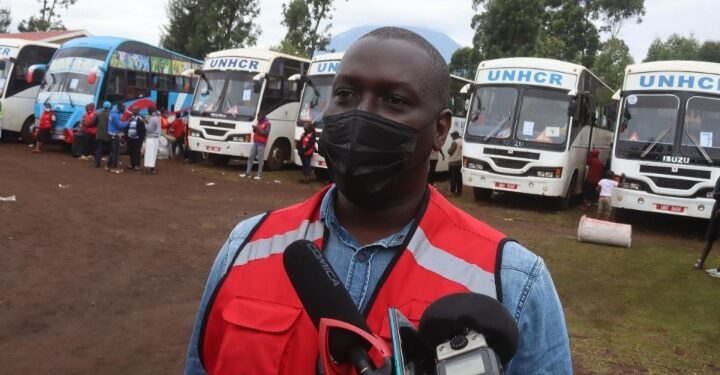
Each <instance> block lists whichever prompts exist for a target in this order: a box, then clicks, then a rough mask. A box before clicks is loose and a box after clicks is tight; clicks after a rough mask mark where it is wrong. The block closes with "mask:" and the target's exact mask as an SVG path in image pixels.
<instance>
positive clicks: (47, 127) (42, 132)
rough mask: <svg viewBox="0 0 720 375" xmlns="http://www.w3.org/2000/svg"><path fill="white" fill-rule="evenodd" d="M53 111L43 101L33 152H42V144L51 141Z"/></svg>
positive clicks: (53, 121)
mask: <svg viewBox="0 0 720 375" xmlns="http://www.w3.org/2000/svg"><path fill="white" fill-rule="evenodd" d="M55 121H56V118H55V112H53V110H52V107H51V106H50V103H45V106H44V108H43V112H42V114H41V115H40V121H38V129H39V130H38V136H37V140H36V141H35V149H34V150H33V152H35V153H39V152H42V146H43V144H45V143H50V142H51V141H52V130H53V127H54V126H55Z"/></svg>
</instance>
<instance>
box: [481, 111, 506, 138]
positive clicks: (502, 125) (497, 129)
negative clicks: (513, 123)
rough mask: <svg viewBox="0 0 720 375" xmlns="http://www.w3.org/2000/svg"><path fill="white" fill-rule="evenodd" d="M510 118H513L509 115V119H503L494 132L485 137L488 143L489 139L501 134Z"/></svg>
mask: <svg viewBox="0 0 720 375" xmlns="http://www.w3.org/2000/svg"><path fill="white" fill-rule="evenodd" d="M510 117H511V115H508V116H507V117H505V118H503V119H502V120H501V121H500V122H499V123H498V124H497V125H496V126H495V127H494V128H493V130H492V131H491V132H490V133H489V134H488V135H486V136H485V140H486V141H487V140H488V139H490V138H492V137H494V136H495V135H496V134H497V133H499V132H500V129H502V128H503V127H504V126H505V123H506V122H508V120H510Z"/></svg>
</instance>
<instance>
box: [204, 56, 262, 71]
mask: <svg viewBox="0 0 720 375" xmlns="http://www.w3.org/2000/svg"><path fill="white" fill-rule="evenodd" d="M203 69H204V70H212V69H217V70H245V71H250V72H264V71H267V61H265V60H258V59H252V58H246V57H213V58H210V59H207V60H205V64H203Z"/></svg>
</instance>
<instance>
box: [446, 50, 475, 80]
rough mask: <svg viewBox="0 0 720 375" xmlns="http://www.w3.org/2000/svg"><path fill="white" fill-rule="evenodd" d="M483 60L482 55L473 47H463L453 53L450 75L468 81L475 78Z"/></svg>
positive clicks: (449, 66)
mask: <svg viewBox="0 0 720 375" xmlns="http://www.w3.org/2000/svg"><path fill="white" fill-rule="evenodd" d="M481 60H482V56H481V55H480V53H479V52H478V51H477V50H476V49H475V48H472V47H463V48H460V49H458V50H457V51H455V52H453V54H452V57H451V58H450V64H448V68H450V73H451V74H454V75H456V76H460V77H464V78H467V79H474V78H475V71H476V70H477V67H478V64H480V61H481Z"/></svg>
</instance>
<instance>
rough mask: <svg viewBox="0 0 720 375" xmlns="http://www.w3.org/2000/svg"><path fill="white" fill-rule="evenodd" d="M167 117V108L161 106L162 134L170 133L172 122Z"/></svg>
mask: <svg viewBox="0 0 720 375" xmlns="http://www.w3.org/2000/svg"><path fill="white" fill-rule="evenodd" d="M167 117H168V112H167V109H165V108H160V134H162V135H166V134H168V130H169V129H170V122H169V121H168V119H167Z"/></svg>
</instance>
